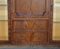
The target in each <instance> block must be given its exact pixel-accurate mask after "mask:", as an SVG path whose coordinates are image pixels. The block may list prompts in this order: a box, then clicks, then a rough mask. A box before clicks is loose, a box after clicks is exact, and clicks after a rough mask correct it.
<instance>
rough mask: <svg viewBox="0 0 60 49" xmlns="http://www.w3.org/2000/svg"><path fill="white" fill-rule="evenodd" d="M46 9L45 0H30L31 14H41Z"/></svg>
mask: <svg viewBox="0 0 60 49" xmlns="http://www.w3.org/2000/svg"><path fill="white" fill-rule="evenodd" d="M45 10H46V0H32V5H31V12H32V15H40V16H42V15H43V13H44V12H45Z"/></svg>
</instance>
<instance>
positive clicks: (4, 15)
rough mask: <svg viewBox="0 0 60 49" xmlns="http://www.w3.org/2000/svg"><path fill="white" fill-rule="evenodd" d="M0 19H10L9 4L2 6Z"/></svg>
mask: <svg viewBox="0 0 60 49" xmlns="http://www.w3.org/2000/svg"><path fill="white" fill-rule="evenodd" d="M0 20H8V9H7V6H5V5H1V6H0Z"/></svg>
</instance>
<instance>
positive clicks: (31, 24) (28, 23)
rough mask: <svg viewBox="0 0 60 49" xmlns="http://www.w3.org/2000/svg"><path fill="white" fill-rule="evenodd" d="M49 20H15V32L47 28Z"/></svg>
mask: <svg viewBox="0 0 60 49" xmlns="http://www.w3.org/2000/svg"><path fill="white" fill-rule="evenodd" d="M47 29H48V21H47V20H15V21H13V30H14V32H20V31H31V30H38V31H39V30H47Z"/></svg>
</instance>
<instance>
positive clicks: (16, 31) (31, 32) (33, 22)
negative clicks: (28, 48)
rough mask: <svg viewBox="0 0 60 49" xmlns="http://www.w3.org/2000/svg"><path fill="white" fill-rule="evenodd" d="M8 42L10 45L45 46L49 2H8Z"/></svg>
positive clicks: (29, 0) (13, 0)
mask: <svg viewBox="0 0 60 49" xmlns="http://www.w3.org/2000/svg"><path fill="white" fill-rule="evenodd" d="M9 3H10V4H9V7H10V8H9V11H10V12H9V40H10V41H11V43H12V44H20V45H24V44H25V45H26V44H27V45H29V44H31V45H32V44H34V45H36V44H38V45H40V44H47V43H48V38H49V37H48V34H49V24H50V20H49V19H50V16H51V15H50V14H51V13H50V11H51V0H10V1H9Z"/></svg>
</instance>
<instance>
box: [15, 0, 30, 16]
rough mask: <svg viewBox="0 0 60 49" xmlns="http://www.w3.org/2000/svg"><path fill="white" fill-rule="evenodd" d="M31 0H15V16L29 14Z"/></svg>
mask: <svg viewBox="0 0 60 49" xmlns="http://www.w3.org/2000/svg"><path fill="white" fill-rule="evenodd" d="M30 6H31V0H16V1H15V12H16V16H18V17H19V16H20V17H21V16H25V15H28V14H29V15H30Z"/></svg>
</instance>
